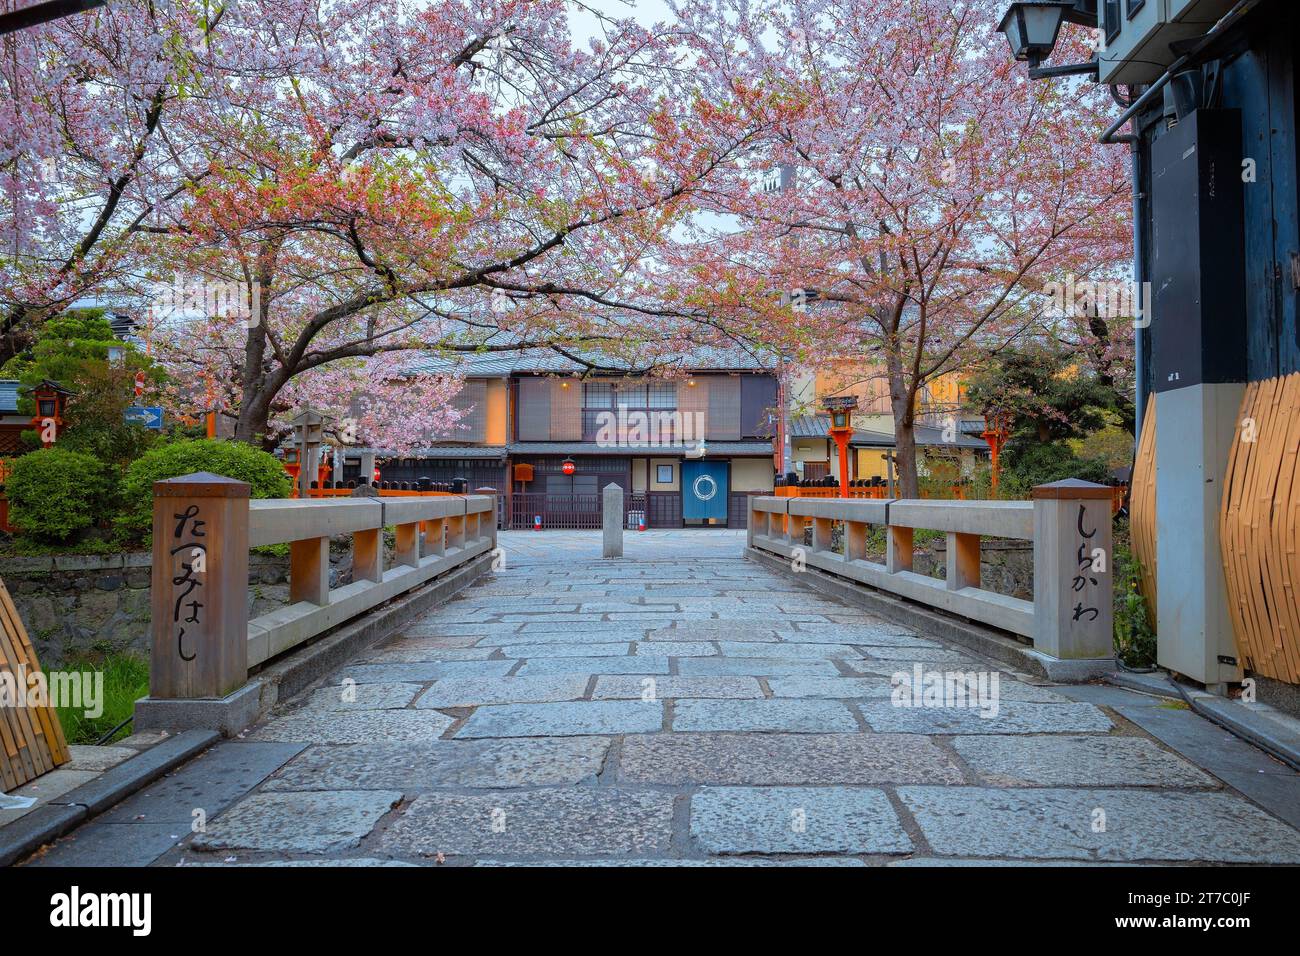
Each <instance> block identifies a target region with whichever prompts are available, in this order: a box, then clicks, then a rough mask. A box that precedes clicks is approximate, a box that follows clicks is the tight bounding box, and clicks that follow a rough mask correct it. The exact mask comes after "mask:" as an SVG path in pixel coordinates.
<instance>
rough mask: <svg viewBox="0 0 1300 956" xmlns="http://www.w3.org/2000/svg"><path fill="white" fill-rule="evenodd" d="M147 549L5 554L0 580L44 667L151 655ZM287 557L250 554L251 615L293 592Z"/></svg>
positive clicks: (275, 603)
mask: <svg viewBox="0 0 1300 956" xmlns="http://www.w3.org/2000/svg"><path fill="white" fill-rule="evenodd" d="M150 573H151V556H150V555H149V553H148V552H138V553H137V552H132V553H127V554H108V555H91V554H71V555H57V556H54V557H40V558H22V557H4V558H0V579H3V580H4V583H5V587H7V588H8V589H9V593H10V594H11V595H13V599H14V604H16V605H17V607H18V614H19V615H20V616H21V617H22V619H23V624H24V625H25V626H26V628H27V633H28V634H29V635H30V636H31V638H32V643H33V644H34V645H35V647H36V654H37V657H38V659H39V660H40V662H41V666H42V667H45V668H54V667H59V666H62V665H63V664H64V663H65V662H66V661H67V660H68V659H70V658H74V657H77V656H78V655H81V654H85V653H88V652H90V653H95V654H104V653H110V652H117V651H124V650H133V651H136V652H137V653H140V654H142V655H148V653H149V617H150V614H149V577H150ZM288 580H289V559H288V558H284V557H277V556H271V555H261V554H252V555H249V568H248V583H249V589H248V599H249V607H250V613H256V614H262V613H265V612H266V611H267V610H270V608H271V607H274V606H277V605H280V604H283V603H284V601H285V599H286V598H287V596H288V584H287V582H288Z"/></svg>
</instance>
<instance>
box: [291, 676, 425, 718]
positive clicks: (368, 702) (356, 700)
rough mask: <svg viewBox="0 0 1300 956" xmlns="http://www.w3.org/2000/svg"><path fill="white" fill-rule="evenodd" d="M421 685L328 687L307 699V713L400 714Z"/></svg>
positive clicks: (332, 685) (385, 683)
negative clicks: (317, 711)
mask: <svg viewBox="0 0 1300 956" xmlns="http://www.w3.org/2000/svg"><path fill="white" fill-rule="evenodd" d="M423 686H424V685H423V684H415V683H407V682H404V681H380V682H378V683H375V684H356V683H353V684H342V683H339V684H327V685H326V686H324V687H318V688H316V689H315V690H314V691H312V692H311V693H310V694H309V695H307V699H306V701H305V702H304V704H303V707H304V708H305V709H307V710H336V711H346V710H400V709H401V708H403V707H406V706H407V705H409V704H410V703H411V701H413V700H415V695H416V694H418V693H419V692H420V689H421V688H422V687H423Z"/></svg>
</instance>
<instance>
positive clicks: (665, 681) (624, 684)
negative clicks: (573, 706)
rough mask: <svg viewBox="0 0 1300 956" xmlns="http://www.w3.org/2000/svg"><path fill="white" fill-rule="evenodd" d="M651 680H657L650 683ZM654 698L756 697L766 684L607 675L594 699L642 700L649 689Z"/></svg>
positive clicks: (732, 679) (728, 679)
mask: <svg viewBox="0 0 1300 956" xmlns="http://www.w3.org/2000/svg"><path fill="white" fill-rule="evenodd" d="M647 681H653V683H652V684H647ZM647 692H648V693H650V694H651V695H652V699H658V700H674V699H676V698H678V697H696V698H711V697H713V698H717V697H722V698H727V697H730V698H751V699H752V698H756V697H762V696H763V688H762V686H761V685H760V684H759V683H758V679H757V678H754V677H633V676H605V677H598V678H596V690H595V693H593V694H592V695H591V696H592V699H593V700H640V699H642V698H643V696H644V695H645V694H646V693H647Z"/></svg>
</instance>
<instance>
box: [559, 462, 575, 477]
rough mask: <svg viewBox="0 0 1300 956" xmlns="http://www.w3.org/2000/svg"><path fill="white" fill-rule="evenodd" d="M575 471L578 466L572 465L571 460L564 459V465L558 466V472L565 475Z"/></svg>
mask: <svg viewBox="0 0 1300 956" xmlns="http://www.w3.org/2000/svg"><path fill="white" fill-rule="evenodd" d="M577 470H578V466H577V465H575V464H574V463H573V459H572V458H566V459H564V463H563V464H562V465H560V471H562V472H564V473H565V474H566V475H571V474H573V473H574V472H575V471H577Z"/></svg>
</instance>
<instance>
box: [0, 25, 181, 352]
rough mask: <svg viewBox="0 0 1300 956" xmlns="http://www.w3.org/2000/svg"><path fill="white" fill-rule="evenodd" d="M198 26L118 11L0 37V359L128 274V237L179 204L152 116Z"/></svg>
mask: <svg viewBox="0 0 1300 956" xmlns="http://www.w3.org/2000/svg"><path fill="white" fill-rule="evenodd" d="M21 5H22V4H21V3H16V2H15V0H3V8H4V9H5V10H9V9H11V8H16V7H18V6H21ZM202 29H203V28H202V27H201V26H200V25H199V22H198V21H197V20H196V18H195V16H194V15H193V13H192V11H189V10H187V9H185V8H182V7H171V6H169V5H166V4H153V3H145V2H125V3H115V4H114V5H113V9H112V11H111V12H110V11H108V10H101V11H99V12H97V13H93V14H85V15H79V16H71V17H65V18H63V19H60V20H56V21H54V22H52V23H49V24H46V25H44V26H41V27H39V28H34V29H28V30H23V31H21V32H18V33H12V34H9V35H6V36H5V37H3V38H0V361H3V360H4V359H5V358H8V357H10V356H12V355H14V354H16V353H17V352H18V351H20V350H21V349H22V347H23V346H24V344H25V343H26V342H27V341H29V340H30V338H31V336H32V334H33V333H34V332H35V330H36V327H37V325H38V323H39V322H40V321H42V320H44V319H45V318H48V317H49V316H51V315H54V314H56V313H58V312H59V311H61V310H63V309H65V308H67V307H68V306H69V305H71V304H72V303H74V302H76V301H77V300H79V299H81V298H82V297H84V296H86V295H89V294H93V293H95V292H96V291H98V290H100V289H103V288H105V287H106V286H107V285H109V284H110V283H111V282H112V281H113V280H114V279H115V278H118V277H120V276H121V275H123V274H124V273H126V272H129V270H130V268H131V264H132V260H131V257H130V251H131V249H132V245H133V241H134V240H135V239H136V238H138V230H139V227H140V226H141V224H142V223H144V222H146V221H147V220H148V219H149V218H150V216H151V215H155V214H158V213H160V211H161V209H162V208H164V207H166V205H167V204H168V203H169V202H171V201H173V200H175V199H176V198H177V197H178V196H179V195H180V194H181V190H182V188H183V180H182V179H181V178H180V177H179V176H178V174H179V173H180V170H179V168H178V167H177V165H176V163H175V162H174V158H175V157H174V151H175V150H176V149H177V148H179V145H178V144H177V143H176V142H175V141H174V140H171V139H170V137H169V131H168V124H167V122H165V119H169V118H170V113H171V110H172V108H173V107H174V106H175V104H176V102H177V99H178V97H179V96H180V95H181V92H180V91H181V89H182V87H183V84H184V72H185V58H184V57H183V56H182V55H181V51H183V50H184V49H185V47H186V44H187V42H188V40H187V37H188V36H190V35H192V34H195V33H196V31H197V32H198V33H199V34H201V33H202Z"/></svg>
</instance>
